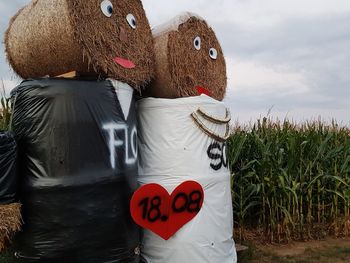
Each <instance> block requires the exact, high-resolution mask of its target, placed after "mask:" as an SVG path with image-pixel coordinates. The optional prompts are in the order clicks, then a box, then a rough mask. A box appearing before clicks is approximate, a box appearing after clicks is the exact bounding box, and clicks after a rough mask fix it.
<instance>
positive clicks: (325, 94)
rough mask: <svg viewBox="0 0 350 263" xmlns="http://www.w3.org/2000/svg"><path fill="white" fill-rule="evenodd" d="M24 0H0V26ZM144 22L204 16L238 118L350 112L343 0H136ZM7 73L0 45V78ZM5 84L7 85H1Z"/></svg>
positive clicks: (349, 24) (347, 20)
mask: <svg viewBox="0 0 350 263" xmlns="http://www.w3.org/2000/svg"><path fill="white" fill-rule="evenodd" d="M28 2H29V0H11V1H0V23H1V24H0V33H1V34H3V32H4V31H5V29H6V27H7V25H8V21H9V19H10V17H11V16H12V15H13V14H14V13H15V12H16V10H18V9H19V8H20V7H21V6H23V4H25V3H28ZM143 3H144V7H145V9H146V12H147V15H148V18H149V20H150V23H151V26H156V25H158V24H160V23H163V22H166V21H167V20H169V19H171V18H172V17H174V16H176V15H178V14H179V13H180V12H184V11H191V12H194V13H198V14H199V15H201V16H203V17H204V18H206V19H207V20H208V22H209V24H210V25H212V26H213V28H214V30H215V31H216V32H217V35H218V38H219V39H220V41H221V42H222V46H223V48H224V51H225V55H226V57H227V68H228V77H229V90H228V93H227V95H228V96H227V99H226V102H227V104H228V105H229V106H230V107H231V108H232V111H233V112H234V113H235V114H236V116H238V117H240V119H241V120H245V121H246V120H249V119H250V118H252V119H255V118H256V117H259V116H260V115H262V116H264V115H265V114H266V113H267V111H268V110H269V108H270V107H272V106H274V107H273V110H272V114H275V115H276V116H279V117H282V118H283V117H285V116H286V114H288V116H289V117H291V118H295V119H298V120H302V119H303V118H309V117H310V118H311V117H317V116H318V115H322V116H324V118H325V119H326V120H327V119H330V118H331V117H336V118H337V119H340V120H343V121H344V122H345V123H349V120H350V117H349V116H350V108H349V105H350V88H349V84H350V74H349V72H350V49H349V45H350V1H349V0H335V1H331V0H307V1H305V0H263V1H262V0H212V1H208V0H191V1H188V0H176V1H174V0H162V1H154V0H143ZM13 75H14V74H13V73H12V72H11V71H10V70H9V68H8V66H7V65H6V63H5V59H4V51H3V47H2V46H1V48H0V78H1V77H2V78H5V79H9V80H10V81H6V86H7V87H8V88H7V90H10V89H11V88H10V87H12V86H14V85H15V83H14V82H16V81H17V80H15V81H11V78H10V77H11V76H13ZM7 92H8V91H7Z"/></svg>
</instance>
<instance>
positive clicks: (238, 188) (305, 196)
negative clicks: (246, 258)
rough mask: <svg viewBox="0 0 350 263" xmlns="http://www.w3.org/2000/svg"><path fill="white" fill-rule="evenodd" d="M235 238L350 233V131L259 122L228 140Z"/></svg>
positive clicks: (277, 239)
mask: <svg viewBox="0 0 350 263" xmlns="http://www.w3.org/2000/svg"><path fill="white" fill-rule="evenodd" d="M229 146H230V147H229V148H230V152H229V158H230V161H231V164H230V165H231V171H232V194H233V206H234V216H235V228H236V231H235V232H236V238H238V239H245V238H247V236H249V233H251V230H254V231H255V232H254V233H260V237H263V239H262V240H263V241H264V242H266V241H268V242H288V241H289V240H310V239H318V238H322V237H324V236H325V235H328V234H330V235H335V236H337V237H340V236H349V231H350V221H349V219H350V218H349V213H350V187H349V185H350V129H349V128H346V127H342V126H339V125H338V124H337V123H336V122H335V121H333V122H332V123H331V124H330V125H327V124H325V123H323V122H321V121H313V122H306V123H304V124H299V125H297V124H294V123H292V122H289V121H287V120H286V121H284V122H280V121H271V120H269V119H267V118H264V119H262V120H258V121H257V122H256V123H255V124H254V125H252V126H251V127H250V128H244V129H241V128H236V129H235V132H234V135H233V136H232V137H231V138H230V140H229Z"/></svg>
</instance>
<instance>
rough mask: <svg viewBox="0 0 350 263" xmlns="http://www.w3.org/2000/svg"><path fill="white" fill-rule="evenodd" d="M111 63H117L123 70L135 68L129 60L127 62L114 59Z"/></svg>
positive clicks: (118, 58)
mask: <svg viewBox="0 0 350 263" xmlns="http://www.w3.org/2000/svg"><path fill="white" fill-rule="evenodd" d="M113 61H114V62H115V63H117V64H118V65H120V66H122V67H123V68H127V69H131V68H135V67H136V65H135V64H134V62H132V61H130V60H127V59H125V58H120V57H115V58H114V59H113Z"/></svg>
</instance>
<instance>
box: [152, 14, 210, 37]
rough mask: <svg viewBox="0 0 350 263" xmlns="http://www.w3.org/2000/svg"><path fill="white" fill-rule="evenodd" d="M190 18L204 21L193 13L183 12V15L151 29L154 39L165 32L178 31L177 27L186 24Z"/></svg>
mask: <svg viewBox="0 0 350 263" xmlns="http://www.w3.org/2000/svg"><path fill="white" fill-rule="evenodd" d="M191 17H196V18H197V19H199V20H203V21H205V20H204V19H203V18H202V17H200V16H199V15H197V14H195V13H191V12H184V13H182V14H180V15H178V16H176V17H174V18H173V19H171V20H170V21H169V22H167V23H164V24H161V25H159V26H156V27H154V28H152V34H153V36H154V37H157V36H159V35H163V34H164V33H167V32H171V31H178V29H179V26H180V25H182V24H184V23H186V22H187V21H188V20H189V19H190V18H191Z"/></svg>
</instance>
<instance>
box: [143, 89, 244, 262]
mask: <svg viewBox="0 0 350 263" xmlns="http://www.w3.org/2000/svg"><path fill="white" fill-rule="evenodd" d="M199 108H200V109H201V110H203V111H204V112H205V113H207V114H208V115H210V116H215V117H217V118H219V119H224V118H225V117H226V115H227V114H226V107H225V105H224V104H223V103H222V102H218V101H216V100H214V99H212V98H210V97H208V96H206V95H201V96H198V97H189V98H180V99H154V98H148V99H143V100H141V101H140V102H139V103H138V116H139V174H140V178H139V183H140V184H141V185H145V184H149V183H157V184H160V185H162V186H163V187H164V188H165V189H167V191H168V192H169V193H171V192H172V191H173V190H174V189H175V188H176V187H177V186H178V185H179V184H181V183H182V182H185V181H188V180H194V181H196V182H198V183H200V184H201V185H202V187H203V189H204V202H203V206H202V208H201V211H200V212H199V213H198V214H197V216H196V217H195V218H194V219H193V220H192V221H190V222H189V223H187V224H186V225H185V226H183V227H182V228H181V229H180V230H179V231H178V232H177V233H176V234H175V235H174V236H173V237H171V238H170V239H169V240H167V241H165V240H163V239H162V238H161V237H158V236H157V235H155V234H154V233H152V232H151V231H149V230H145V231H144V239H143V242H142V247H141V251H142V255H143V257H144V258H145V259H146V260H147V261H148V262H149V263H165V262H167V263H206V262H208V263H233V262H236V260H237V259H236V251H235V246H234V241H233V238H232V233H233V215H232V199H231V187H230V172H229V170H228V168H227V166H228V163H227V157H226V144H225V143H224V142H219V141H216V140H214V139H212V138H211V137H210V136H208V135H207V134H206V133H205V132H203V130H201V129H200V128H199V127H198V125H196V123H195V122H194V120H193V119H192V118H191V114H192V113H193V112H196V111H197V110H198V109H199ZM201 121H202V122H203V124H204V125H205V127H207V128H208V129H209V130H210V131H212V132H213V133H215V134H217V135H221V136H223V135H225V133H226V125H223V124H215V123H212V122H210V121H208V120H206V119H204V118H201ZM213 145H216V146H217V147H216V148H212V146H213ZM210 156H211V157H212V158H210ZM213 167H214V168H215V169H214V168H213Z"/></svg>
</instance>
